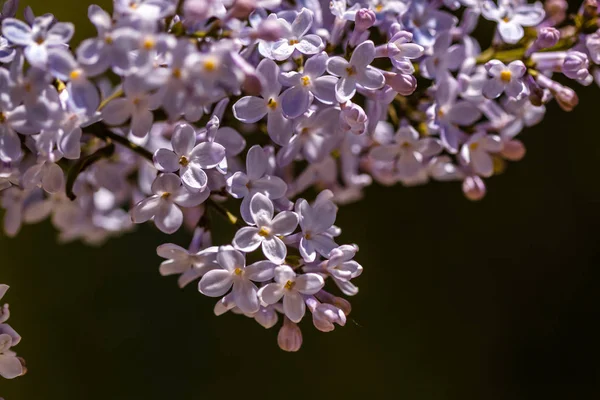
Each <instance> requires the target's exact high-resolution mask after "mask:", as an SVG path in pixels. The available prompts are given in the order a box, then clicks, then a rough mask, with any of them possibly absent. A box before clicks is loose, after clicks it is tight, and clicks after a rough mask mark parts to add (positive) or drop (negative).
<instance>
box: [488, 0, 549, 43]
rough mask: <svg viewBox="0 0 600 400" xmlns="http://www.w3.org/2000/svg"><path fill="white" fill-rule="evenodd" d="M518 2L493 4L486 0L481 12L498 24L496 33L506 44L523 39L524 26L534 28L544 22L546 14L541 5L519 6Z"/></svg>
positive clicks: (538, 3)
mask: <svg viewBox="0 0 600 400" xmlns="http://www.w3.org/2000/svg"><path fill="white" fill-rule="evenodd" d="M515 3H519V2H502V3H500V5H496V4H494V2H493V1H491V0H486V1H485V2H484V3H483V5H482V6H481V12H482V13H483V16H484V17H485V18H486V19H489V20H490V21H496V22H497V23H498V33H499V34H500V36H501V37H502V40H504V41H505V42H506V43H509V44H515V43H517V42H518V41H519V40H521V39H522V38H523V35H524V30H523V27H524V26H535V25H538V24H539V23H540V22H542V21H543V20H544V17H545V16H546V13H545V12H544V6H543V5H542V3H540V2H537V3H534V4H519V5H513V4H515Z"/></svg>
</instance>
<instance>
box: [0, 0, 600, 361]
mask: <svg viewBox="0 0 600 400" xmlns="http://www.w3.org/2000/svg"><path fill="white" fill-rule="evenodd" d="M16 3H17V2H16V0H9V1H7V2H6V3H5V5H4V8H3V10H2V15H1V17H0V19H1V23H2V30H1V36H0V63H1V64H2V66H0V162H1V164H0V196H1V204H2V207H3V208H4V209H5V217H4V231H5V232H6V234H7V235H9V236H13V235H15V234H17V232H18V231H19V229H20V227H21V225H22V224H23V223H34V222H38V221H41V220H44V219H46V218H50V219H51V221H52V223H53V225H54V226H55V227H56V228H57V230H58V231H59V234H60V239H61V240H62V241H70V240H77V239H79V240H83V241H84V242H87V243H91V244H100V243H102V242H103V241H105V240H106V239H107V238H109V237H112V236H116V235H120V234H122V233H124V232H128V231H131V230H132V229H133V226H134V224H139V223H143V222H146V221H152V222H153V223H154V225H155V226H156V227H157V228H158V229H159V230H161V231H162V232H164V233H166V234H172V233H174V232H177V231H178V230H180V229H181V228H184V229H186V230H188V231H190V232H193V239H192V241H191V244H190V245H189V247H187V248H184V247H181V246H179V245H176V244H172V243H167V244H164V245H162V246H159V248H158V249H157V252H158V255H159V256H161V257H163V258H164V259H166V261H164V262H163V263H162V264H161V266H160V272H161V274H163V275H171V274H176V275H179V285H180V286H182V287H183V286H185V285H187V284H189V283H191V282H193V281H198V285H199V286H198V287H199V291H200V292H201V293H202V294H204V295H206V296H210V297H215V298H218V302H217V304H216V306H215V313H216V314H217V315H220V314H223V313H225V312H226V311H229V310H231V311H232V312H234V313H237V314H244V315H246V316H248V317H251V318H254V319H255V320H256V321H257V322H258V323H259V324H261V325H262V326H264V327H265V328H271V327H273V326H274V325H275V324H276V323H277V321H278V319H279V318H280V317H282V319H283V325H282V327H281V329H280V332H279V336H278V342H279V345H280V347H281V348H282V349H284V350H287V351H296V350H298V349H299V347H300V345H301V342H302V336H301V333H300V329H299V327H298V326H297V323H298V322H300V320H301V319H302V318H303V317H304V316H305V315H306V309H307V308H308V311H309V312H310V314H311V315H312V320H313V324H314V326H315V327H316V328H317V329H319V330H321V331H324V332H328V331H331V330H333V329H334V326H335V325H334V324H338V325H344V324H345V322H346V318H347V315H348V314H349V312H350V304H349V303H348V301H347V300H345V299H344V298H342V297H338V296H336V295H334V294H332V293H331V291H332V289H333V290H339V291H340V292H341V293H343V294H344V295H346V296H352V295H355V294H356V293H357V292H358V288H357V287H356V286H355V285H354V284H353V283H352V280H353V279H354V278H356V277H358V276H359V275H360V274H361V272H362V267H361V265H360V264H358V263H357V262H356V261H354V256H355V254H356V252H357V251H358V247H357V246H356V245H348V244H343V243H340V242H339V240H338V237H339V235H340V234H341V230H340V228H338V227H337V226H335V220H336V214H337V206H338V205H341V204H344V203H347V202H351V201H356V200H358V199H360V198H361V197H362V196H363V193H364V189H365V188H366V187H367V186H369V185H370V184H371V183H372V182H373V181H376V182H378V183H380V184H384V185H394V184H398V183H399V184H402V185H408V186H412V185H420V184H425V183H427V182H428V181H430V180H437V181H459V182H462V190H463V192H464V194H465V196H466V197H467V198H469V199H471V200H479V199H481V198H483V197H484V195H485V191H486V186H485V183H484V180H483V179H484V178H489V177H491V176H493V175H495V174H499V173H501V172H502V171H503V169H504V168H505V167H506V164H507V162H508V161H518V160H520V159H521V158H522V157H523V156H524V154H525V148H524V146H523V144H522V142H521V141H519V140H518V139H517V138H516V136H517V135H518V134H519V133H520V132H521V131H522V130H523V129H524V128H525V127H527V126H531V125H534V124H537V123H538V122H540V121H541V119H542V118H543V116H544V113H545V104H546V103H548V102H550V101H552V100H556V101H557V102H558V104H559V105H560V107H562V108H563V109H564V110H566V111H570V110H572V109H573V107H575V105H576V104H577V102H578V100H577V95H576V94H575V91H574V90H573V89H571V88H570V87H568V86H565V85H564V84H563V83H559V82H558V81H556V80H555V79H554V78H555V76H558V77H562V78H565V79H567V80H572V81H574V82H573V83H574V84H575V83H577V84H582V85H589V84H591V83H592V82H594V81H596V82H600V68H598V67H597V65H599V64H600V31H599V30H598V19H597V7H598V4H597V2H596V1H591V0H585V1H584V3H583V4H582V6H581V7H580V9H579V11H578V12H577V13H576V14H575V15H572V16H567V13H566V7H567V3H566V1H564V0H548V1H546V2H545V4H542V3H540V2H536V3H533V4H532V3H528V2H526V1H524V0H498V1H496V2H494V1H491V0H386V1H380V0H331V1H319V0H295V1H288V0H183V1H177V0H114V10H113V13H112V14H109V13H108V12H106V11H105V10H103V9H101V8H100V7H98V6H95V5H92V6H90V8H89V13H88V16H89V19H90V21H91V22H92V24H94V26H95V27H96V29H97V36H96V37H93V38H89V39H86V40H84V41H83V42H81V43H80V44H79V45H78V46H76V47H71V46H70V41H71V38H72V36H73V33H74V26H73V25H72V24H70V23H68V22H59V21H57V20H56V19H55V17H54V16H53V15H51V14H46V15H42V16H34V14H33V12H32V11H31V9H27V10H26V12H25V16H24V21H22V20H19V19H16V18H14V17H15V10H16V9H17V4H16ZM458 16H460V17H458ZM480 22H482V23H483V24H488V25H490V26H495V28H496V30H495V33H494V37H493V38H492V40H491V46H490V47H489V48H488V49H486V50H482V48H481V46H480V44H479V42H478V40H477V39H476V38H474V37H473V36H472V34H473V32H474V30H475V28H476V27H477V25H478V24H479V23H480ZM564 81H565V80H564V79H563V80H562V81H561V82H564ZM417 83H418V87H417ZM316 189H318V190H316ZM310 199H313V200H312V201H310ZM209 210H212V212H209ZM214 215H217V217H218V215H221V216H222V217H224V220H223V219H220V220H215V221H213V220H211V219H213V216H214ZM223 221H228V222H230V223H231V224H233V225H234V226H235V227H236V229H237V231H236V233H235V235H234V237H233V239H232V240H231V242H230V243H225V244H221V245H219V246H213V245H212V240H211V225H214V224H215V223H219V222H223ZM247 258H248V259H249V260H248V261H247ZM327 280H329V281H330V282H332V286H337V289H335V288H333V287H332V288H331V289H330V287H329V286H327V289H326V281H327Z"/></svg>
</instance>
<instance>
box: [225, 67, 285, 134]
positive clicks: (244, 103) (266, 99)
mask: <svg viewBox="0 0 600 400" xmlns="http://www.w3.org/2000/svg"><path fill="white" fill-rule="evenodd" d="M256 70H257V72H258V73H259V74H260V75H261V76H262V77H263V78H264V80H265V85H264V86H263V89H262V93H261V96H262V98H261V97H254V96H245V97H242V98H241V99H239V100H238V101H237V102H236V103H235V104H234V105H233V114H234V115H235V117H236V118H237V119H238V120H240V121H242V122H245V123H247V124H251V123H254V122H258V121H260V120H261V119H262V118H263V117H264V116H265V115H268V119H267V132H268V133H269V136H270V137H271V139H273V141H274V142H275V143H277V144H279V145H285V144H287V142H288V141H289V138H290V136H291V134H292V132H291V131H292V128H291V123H290V121H289V120H288V119H287V118H286V117H285V116H284V115H283V110H282V108H281V97H280V96H279V93H280V91H281V84H280V83H279V67H278V66H277V64H275V62H274V61H272V60H269V59H267V58H265V59H264V60H262V61H261V62H260V64H258V67H257V68H256Z"/></svg>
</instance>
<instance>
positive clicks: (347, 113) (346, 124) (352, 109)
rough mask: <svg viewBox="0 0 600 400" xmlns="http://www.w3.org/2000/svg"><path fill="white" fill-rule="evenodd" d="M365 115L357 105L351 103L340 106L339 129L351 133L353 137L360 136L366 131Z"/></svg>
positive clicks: (366, 119) (366, 118) (366, 120)
mask: <svg viewBox="0 0 600 400" xmlns="http://www.w3.org/2000/svg"><path fill="white" fill-rule="evenodd" d="M368 120H369V119H368V117H367V114H366V113H365V110H363V109H362V107H361V106H359V105H358V104H354V103H352V102H351V101H348V102H346V103H345V104H343V105H342V112H341V113H340V127H341V128H342V130H343V131H344V132H351V133H353V134H355V135H362V134H363V133H365V131H366V130H367V122H368Z"/></svg>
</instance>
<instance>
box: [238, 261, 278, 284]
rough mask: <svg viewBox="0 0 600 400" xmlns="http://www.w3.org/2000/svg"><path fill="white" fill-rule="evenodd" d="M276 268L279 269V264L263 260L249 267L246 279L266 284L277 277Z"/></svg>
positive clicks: (246, 271)
mask: <svg viewBox="0 0 600 400" xmlns="http://www.w3.org/2000/svg"><path fill="white" fill-rule="evenodd" d="M275 267H277V264H275V263H272V262H271V261H267V260H263V261H258V262H255V263H254V264H251V265H248V266H247V267H246V270H245V271H244V272H245V275H246V278H248V279H250V280H252V281H255V282H266V281H269V280H271V279H273V276H274V275H275Z"/></svg>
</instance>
